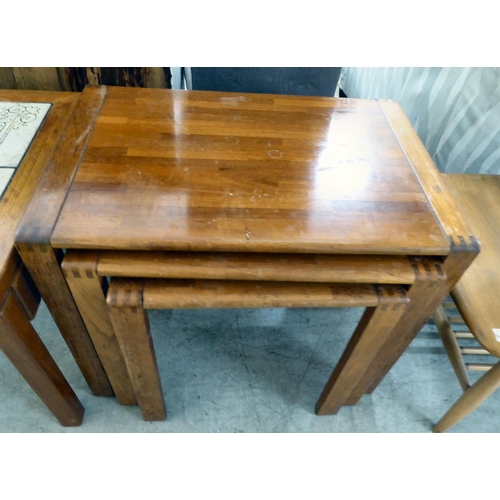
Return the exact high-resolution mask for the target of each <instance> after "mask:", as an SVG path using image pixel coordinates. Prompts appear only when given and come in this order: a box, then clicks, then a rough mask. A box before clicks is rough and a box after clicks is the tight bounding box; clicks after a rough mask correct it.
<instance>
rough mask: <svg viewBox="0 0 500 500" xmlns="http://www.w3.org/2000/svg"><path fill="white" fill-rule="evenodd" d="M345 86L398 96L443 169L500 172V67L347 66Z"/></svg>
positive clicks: (364, 93)
mask: <svg viewBox="0 0 500 500" xmlns="http://www.w3.org/2000/svg"><path fill="white" fill-rule="evenodd" d="M340 87H341V88H342V90H343V91H344V92H345V94H346V95H347V96H348V97H352V98H364V99H375V98H380V99H392V100H394V101H397V102H399V104H400V105H401V107H402V108H403V110H404V111H405V113H406V115H407V116H408V118H409V120H410V121H411V123H412V125H413V127H414V128H415V130H416V131H417V133H418V135H419V137H420V139H421V140H422V142H423V143H424V144H425V146H426V148H427V150H428V151H429V154H430V155H431V157H432V159H433V160H434V162H435V163H436V165H437V167H438V168H439V170H440V171H441V172H458V173H480V174H500V68H343V70H342V74H341V77H340Z"/></svg>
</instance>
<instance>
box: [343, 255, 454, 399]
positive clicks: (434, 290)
mask: <svg viewBox="0 0 500 500" xmlns="http://www.w3.org/2000/svg"><path fill="white" fill-rule="evenodd" d="M413 265H414V271H415V282H414V283H413V285H412V286H411V287H410V289H409V290H408V298H409V299H410V304H409V305H408V307H407V308H406V311H405V314H404V315H403V316H402V317H401V318H400V319H399V321H398V323H397V324H396V325H395V327H394V328H392V329H391V331H390V335H389V336H388V337H387V338H386V340H385V342H384V345H383V347H382V348H381V349H380V350H379V351H378V353H377V355H376V356H375V358H374V359H373V361H372V363H371V365H370V368H369V370H367V372H366V373H365V375H364V376H363V379H362V380H360V381H359V383H358V384H357V386H356V389H355V390H354V391H352V393H351V395H350V396H349V398H348V399H347V401H346V404H348V405H355V404H357V403H358V401H359V400H360V399H361V397H362V396H363V394H371V393H372V392H373V391H374V390H375V389H376V388H377V386H378V384H379V383H380V382H381V381H382V380H383V378H384V377H385V376H386V375H387V373H388V372H389V370H390V369H391V368H392V366H393V365H394V363H395V362H396V361H397V360H398V359H399V357H400V356H401V355H402V354H403V352H404V351H405V350H406V348H407V347H408V346H409V345H410V343H411V341H412V340H413V339H414V338H415V336H416V335H417V333H418V332H419V331H420V329H421V328H422V326H423V325H424V324H425V322H426V321H427V320H428V319H429V318H430V317H431V316H432V314H433V313H434V311H435V310H436V309H437V307H438V306H439V305H440V304H441V302H442V301H443V300H444V298H445V297H446V295H447V294H448V292H449V289H448V287H447V280H448V278H447V275H446V274H445V273H444V272H443V268H442V265H441V264H439V263H438V262H437V261H433V260H431V259H415V260H414V261H413Z"/></svg>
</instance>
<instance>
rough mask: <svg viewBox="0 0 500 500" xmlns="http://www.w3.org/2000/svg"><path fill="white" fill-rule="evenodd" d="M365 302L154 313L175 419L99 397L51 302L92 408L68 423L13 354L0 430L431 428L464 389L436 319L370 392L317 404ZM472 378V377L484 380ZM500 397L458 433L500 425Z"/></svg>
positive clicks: (2, 376)
mask: <svg viewBox="0 0 500 500" xmlns="http://www.w3.org/2000/svg"><path fill="white" fill-rule="evenodd" d="M361 313H362V310H360V309H266V310H262V309H261V310H243V309H240V310H177V311H173V312H172V311H152V312H151V313H150V321H151V327H152V334H153V338H154V342H155V348H156V353H157V357H158V364H159V367H160V372H161V380H162V384H163V389H164V393H165V398H166V402H167V411H168V420H167V421H165V422H144V421H143V420H142V418H141V414H140V411H139V409H138V407H123V406H120V405H119V404H118V403H117V402H116V400H115V399H114V398H96V397H93V396H92V395H91V393H90V391H89V389H88V387H87V385H86V383H85V381H84V379H83V377H82V375H81V374H80V372H79V370H78V368H77V366H76V364H75V362H74V361H73V358H72V357H71V355H70V353H69V351H68V349H67V347H66V345H65V343H64V341H63V340H62V338H61V336H60V334H59V333H58V331H57V329H56V328H55V325H54V323H53V321H52V318H51V317H50V315H49V314H48V312H47V309H46V308H45V306H44V305H43V304H42V306H41V307H40V310H39V312H38V314H37V317H36V319H35V321H34V325H35V328H36V329H37V331H38V332H39V333H40V336H41V337H42V339H43V341H44V342H45V343H46V345H47V347H48V349H49V350H50V352H51V354H52V355H53V357H54V359H55V360H56V362H57V363H58V364H59V366H60V367H61V370H62V371H63V373H64V374H65V376H66V377H67V379H68V381H69V382H70V384H71V385H72V387H73V388H74V390H75V392H76V393H77V395H78V397H79V398H80V400H81V401H82V403H83V405H84V406H85V409H86V412H85V417H84V421H83V424H82V426H80V427H77V428H63V427H61V426H60V425H59V423H58V422H57V421H56V420H55V418H54V417H53V416H52V414H51V413H50V412H49V411H48V410H47V409H46V408H45V406H44V405H43V404H42V403H41V402H40V400H39V399H38V398H37V396H36V395H35V394H34V393H33V392H32V391H31V389H30V388H29V386H28V385H27V384H26V383H25V382H24V380H23V379H22V378H21V377H20V375H19V374H18V373H17V371H16V370H15V369H14V368H13V367H12V365H11V364H10V363H9V361H8V360H7V359H6V358H5V356H4V355H3V354H1V355H0V380H1V384H0V401H1V405H0V432H36V433H38V432H40V433H41V432H71V433H74V432H77V433H78V432H86V433H91V432H92V433H94V432H162V433H177V432H182V433H198V432H228V433H232V432H261V433H266V432H267V433H270V432H271V433H297V432H310V433H312V432H319V433H372V432H379V433H380V432H399V433H402V432H410V433H416V432H419V433H429V432H431V426H432V424H433V423H435V422H437V421H438V420H439V418H440V417H441V416H442V415H443V414H444V413H445V412H446V410H447V409H448V408H449V407H450V406H451V404H452V403H453V402H454V401H455V400H456V399H457V398H458V397H459V395H460V394H461V389H460V386H459V384H458V381H457V379H456V378H455V375H454V373H453V371H452V368H451V365H450V363H449V361H448V358H447V356H446V354H445V352H444V349H443V347H442V344H441V341H440V339H439V337H438V334H437V332H436V329H435V327H434V326H432V325H427V326H426V327H425V328H424V329H423V330H422V331H421V332H420V334H419V335H418V336H417V338H416V339H415V340H414V342H413V343H412V345H411V346H410V347H409V348H408V350H407V351H406V353H405V354H404V355H403V356H402V357H401V358H400V360H399V361H398V362H397V363H396V365H395V366H394V367H393V369H392V370H391V372H390V373H389V374H388V376H387V377H386V378H385V380H384V381H383V382H382V384H381V385H380V386H379V387H378V389H377V390H376V391H375V392H374V393H373V394H372V395H369V396H364V397H363V398H362V400H361V401H360V403H359V404H358V405H357V406H355V407H345V408H342V409H341V410H340V411H339V413H338V414H337V415H334V416H326V417H318V416H316V415H315V414H314V405H315V402H316V400H317V398H318V396H319V394H320V392H321V390H322V388H323V386H324V384H325V382H326V380H327V379H328V377H329V375H330V373H331V371H332V369H333V367H334V365H335V363H336V362H337V360H338V359H339V357H340V355H341V354H342V351H343V349H344V347H345V344H346V342H347V340H348V338H349V337H350V335H351V334H352V332H353V331H354V328H355V326H356V323H357V321H358V320H359V318H360V316H361ZM479 376H480V374H479V373H471V379H472V380H476V379H477V378H479ZM499 396H500V394H494V395H492V396H491V397H490V398H489V399H488V400H487V401H486V402H485V403H483V405H482V406H481V407H480V408H479V409H478V410H476V411H475V412H474V413H472V414H471V415H469V416H468V417H467V418H466V419H464V420H463V421H462V422H460V423H459V424H457V425H456V426H455V427H453V428H452V429H451V430H450V431H448V432H450V433H451V432H499V431H500V418H499V415H500V397H499Z"/></svg>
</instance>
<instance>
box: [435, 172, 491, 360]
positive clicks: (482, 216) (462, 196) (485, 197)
mask: <svg viewBox="0 0 500 500" xmlns="http://www.w3.org/2000/svg"><path fill="white" fill-rule="evenodd" d="M443 179H444V181H445V182H446V185H447V186H448V187H449V189H450V191H451V192H452V193H453V194H454V195H455V197H456V199H457V201H458V202H459V204H460V207H461V209H462V211H463V214H464V217H466V218H467V221H468V223H469V224H470V226H471V228H472V230H473V231H474V233H475V234H477V235H478V236H479V238H480V243H481V253H480V254H479V256H478V257H477V259H476V260H475V261H474V262H473V263H472V264H471V266H470V267H469V269H468V270H467V271H466V272H465V274H464V275H463V276H462V278H461V279H460V281H459V282H458V283H457V284H456V286H455V288H454V289H453V291H452V296H453V298H454V300H455V302H456V304H457V307H458V309H459V311H460V314H461V316H462V317H463V318H464V320H465V322H466V323H467V325H468V327H469V328H470V330H471V332H473V334H474V336H475V337H476V339H477V340H478V342H479V343H480V344H481V345H482V346H483V347H484V348H485V349H487V350H488V351H489V352H490V353H491V354H493V355H494V356H497V357H500V342H499V341H498V340H497V339H496V338H495V335H494V334H493V328H499V329H500V308H499V307H498V293H499V292H500V176H496V175H470V174H468V175H467V174H462V175H458V174H449V175H443Z"/></svg>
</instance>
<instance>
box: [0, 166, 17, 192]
mask: <svg viewBox="0 0 500 500" xmlns="http://www.w3.org/2000/svg"><path fill="white" fill-rule="evenodd" d="M15 171H16V169H15V168H0V198H2V196H3V193H4V191H5V189H6V188H7V186H8V184H9V182H10V179H11V178H12V176H13V175H14V172H15Z"/></svg>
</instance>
